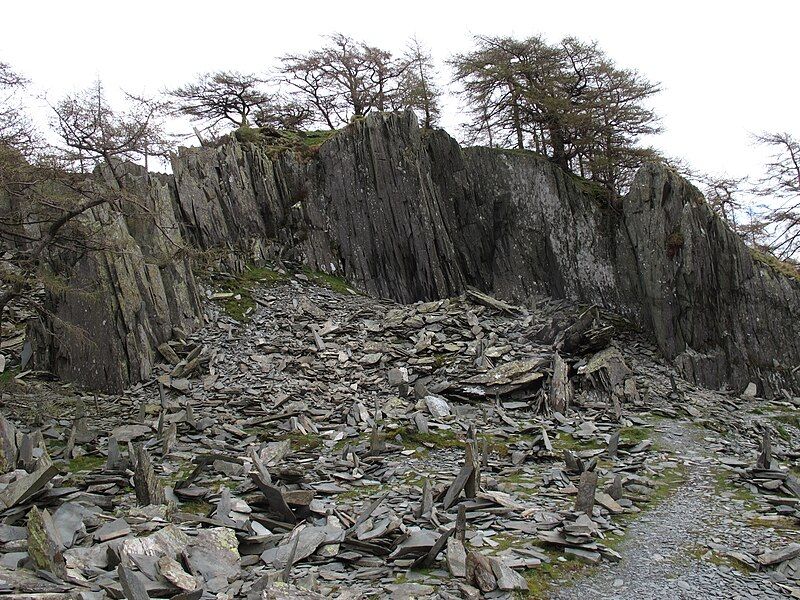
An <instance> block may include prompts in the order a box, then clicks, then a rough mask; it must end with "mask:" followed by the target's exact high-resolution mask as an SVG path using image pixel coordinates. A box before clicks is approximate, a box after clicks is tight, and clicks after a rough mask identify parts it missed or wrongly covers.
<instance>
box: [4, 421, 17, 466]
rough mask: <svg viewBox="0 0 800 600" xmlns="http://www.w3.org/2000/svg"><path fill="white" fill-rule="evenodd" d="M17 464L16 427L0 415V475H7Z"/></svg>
mask: <svg viewBox="0 0 800 600" xmlns="http://www.w3.org/2000/svg"><path fill="white" fill-rule="evenodd" d="M16 464H17V432H16V429H15V428H14V426H13V425H12V424H11V423H10V422H9V421H8V420H7V419H6V418H5V416H3V415H0V473H7V472H8V471H10V470H12V469H13V468H14V465H16Z"/></svg>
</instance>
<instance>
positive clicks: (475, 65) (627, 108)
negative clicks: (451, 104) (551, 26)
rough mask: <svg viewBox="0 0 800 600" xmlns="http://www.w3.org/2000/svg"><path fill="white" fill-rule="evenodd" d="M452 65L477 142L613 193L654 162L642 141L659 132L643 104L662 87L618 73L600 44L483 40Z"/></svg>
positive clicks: (470, 130)
mask: <svg viewBox="0 0 800 600" xmlns="http://www.w3.org/2000/svg"><path fill="white" fill-rule="evenodd" d="M450 64H451V66H452V67H453V68H454V70H455V82H456V83H458V84H459V85H460V86H461V95H462V98H463V100H464V101H465V103H466V106H467V108H468V109H469V111H470V114H471V120H470V122H469V123H468V124H467V131H468V133H469V134H470V135H471V137H472V140H473V141H486V140H490V141H491V143H492V144H495V145H499V146H513V147H517V148H530V149H532V150H535V151H537V152H539V153H541V154H544V155H546V156H547V157H548V158H549V159H550V160H552V161H553V162H554V163H556V164H557V165H559V166H560V167H561V168H563V169H565V170H568V171H571V172H573V173H577V174H580V175H582V176H584V177H588V178H591V179H592V180H594V181H597V182H600V183H602V184H603V185H604V186H606V187H607V188H608V189H609V190H612V191H614V192H619V191H620V190H621V189H622V188H623V187H624V186H625V185H626V184H627V183H628V181H629V178H630V176H631V174H632V171H633V170H635V168H637V167H638V166H639V165H640V164H641V163H642V162H643V161H646V160H650V159H652V158H654V157H655V152H654V151H652V150H651V149H648V148H643V147H640V146H639V140H640V138H641V137H642V136H644V135H648V134H652V133H656V132H657V131H658V130H659V128H658V119H657V117H656V115H655V113H654V112H653V111H652V110H651V109H649V108H648V107H647V106H646V105H645V101H646V100H647V99H648V98H649V97H650V96H652V95H653V94H655V93H657V92H658V91H659V87H658V85H657V84H654V83H651V82H649V81H647V80H646V79H645V78H644V77H642V76H641V75H640V74H639V73H637V72H636V71H634V70H630V69H621V68H619V67H617V66H616V65H615V64H614V62H613V61H612V60H611V59H610V58H609V57H608V56H606V54H605V53H604V52H603V51H602V50H601V49H600V48H599V47H598V46H597V44H596V43H585V42H581V41H580V40H577V39H576V38H572V37H568V38H564V39H563V40H561V41H560V42H559V43H557V44H550V43H548V42H547V41H545V40H544V39H543V38H541V37H531V38H527V39H522V40H519V39H515V38H511V37H490V36H478V37H477V38H476V47H475V48H474V49H473V50H471V51H469V52H466V53H463V54H458V55H456V56H454V57H453V58H452V59H451V60H450Z"/></svg>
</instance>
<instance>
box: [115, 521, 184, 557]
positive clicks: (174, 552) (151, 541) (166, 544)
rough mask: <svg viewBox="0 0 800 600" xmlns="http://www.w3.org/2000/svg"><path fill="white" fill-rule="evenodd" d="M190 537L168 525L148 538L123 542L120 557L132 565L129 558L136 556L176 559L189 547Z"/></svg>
mask: <svg viewBox="0 0 800 600" xmlns="http://www.w3.org/2000/svg"><path fill="white" fill-rule="evenodd" d="M189 542H190V540H189V536H187V535H186V534H185V533H184V532H183V531H181V530H180V529H178V528H177V527H176V526H175V525H167V526H166V527H164V528H162V529H159V530H158V531H156V532H155V533H152V534H150V535H147V536H142V537H137V538H129V539H126V540H125V541H123V542H122V546H121V547H120V557H121V558H122V559H123V562H124V563H125V564H130V559H129V557H130V556H132V555H135V554H144V555H145V556H164V555H166V556H170V557H172V558H175V557H176V556H178V555H179V554H180V553H181V551H183V549H184V548H186V547H187V546H188V545H189Z"/></svg>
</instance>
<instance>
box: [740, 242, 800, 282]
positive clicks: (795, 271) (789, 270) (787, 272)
mask: <svg viewBox="0 0 800 600" xmlns="http://www.w3.org/2000/svg"><path fill="white" fill-rule="evenodd" d="M750 255H751V256H752V257H753V259H754V260H755V261H756V262H759V263H761V264H762V265H766V266H768V267H770V268H771V269H772V270H773V271H777V272H778V273H780V274H781V275H784V276H786V277H791V278H792V279H794V280H796V281H800V266H798V265H796V264H793V263H790V262H787V261H785V260H781V259H779V258H778V257H777V256H773V255H772V254H769V253H767V252H762V251H760V250H756V249H755V248H750Z"/></svg>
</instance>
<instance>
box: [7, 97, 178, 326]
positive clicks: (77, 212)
mask: <svg viewBox="0 0 800 600" xmlns="http://www.w3.org/2000/svg"><path fill="white" fill-rule="evenodd" d="M1 85H2V84H0V86H1ZM53 110H54V114H55V117H54V120H53V124H54V128H55V130H56V132H57V133H58V134H59V135H60V137H61V144H60V145H59V146H56V147H50V148H42V149H41V150H40V152H38V153H37V154H36V155H30V154H27V155H26V154H25V153H24V152H23V150H24V142H25V139H26V138H25V137H24V136H23V138H22V143H23V146H22V147H20V148H17V147H15V146H14V145H13V144H12V145H8V146H5V145H2V144H0V150H4V151H5V152H4V153H3V154H2V155H0V203H1V204H2V210H0V242H3V243H4V245H5V246H6V247H9V248H12V249H14V250H15V252H16V253H17V255H18V257H17V259H16V260H15V261H14V263H15V264H14V268H13V269H9V270H5V269H3V270H0V320H1V319H2V316H3V311H4V310H5V308H6V306H8V305H9V304H11V303H12V302H14V301H19V302H21V303H24V304H26V305H27V306H29V307H31V308H34V309H35V310H42V307H41V306H40V305H38V303H37V302H36V295H35V294H32V293H31V292H32V291H33V290H36V289H38V288H40V287H41V286H46V287H47V286H50V287H51V288H52V286H58V289H59V291H61V292H62V293H67V292H68V291H69V286H68V284H67V282H64V281H60V279H59V277H58V276H57V275H56V274H54V273H52V272H51V270H50V268H49V266H48V265H49V262H48V259H49V257H51V256H53V255H55V254H61V255H66V256H74V257H79V256H82V255H83V254H85V253H86V252H91V251H95V250H98V249H100V250H103V251H112V250H113V248H112V247H111V245H109V244H108V243H106V240H105V239H104V232H103V230H102V228H100V227H97V224H96V223H95V224H94V225H89V224H88V222H87V220H86V219H84V217H85V216H86V214H87V213H88V211H91V210H92V209H95V208H97V207H100V206H101V205H105V204H116V205H118V207H119V206H121V205H122V204H123V203H125V206H126V207H127V213H128V214H130V213H132V212H135V211H136V210H137V209H138V207H139V206H140V200H139V199H138V198H136V197H132V196H130V195H128V194H126V193H125V191H124V189H123V186H122V182H123V176H124V172H123V168H122V162H121V161H124V160H136V159H142V158H145V159H146V157H147V156H148V155H152V154H153V153H154V152H155V151H156V150H155V149H156V148H163V144H164V143H165V139H164V136H163V132H162V129H161V121H160V107H159V105H158V103H154V102H153V101H150V100H147V99H143V98H136V97H133V96H128V106H127V108H126V109H125V110H119V109H115V108H114V107H112V106H111V104H110V103H109V102H108V100H107V99H106V96H105V94H104V93H103V86H102V84H101V83H100V82H96V83H95V84H94V85H93V86H91V87H90V88H89V89H87V90H85V91H84V92H80V93H78V94H73V95H69V96H66V97H64V98H63V99H61V100H60V101H59V102H57V103H56V104H55V106H54V107H53ZM100 164H103V165H105V168H106V169H107V170H106V171H105V172H104V173H102V174H105V175H110V177H108V178H105V177H102V176H99V175H100V174H98V176H87V175H86V174H85V171H86V170H87V169H88V167H91V168H92V169H93V168H95V166H97V165H100ZM76 171H77V172H76ZM141 210H145V209H141Z"/></svg>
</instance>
